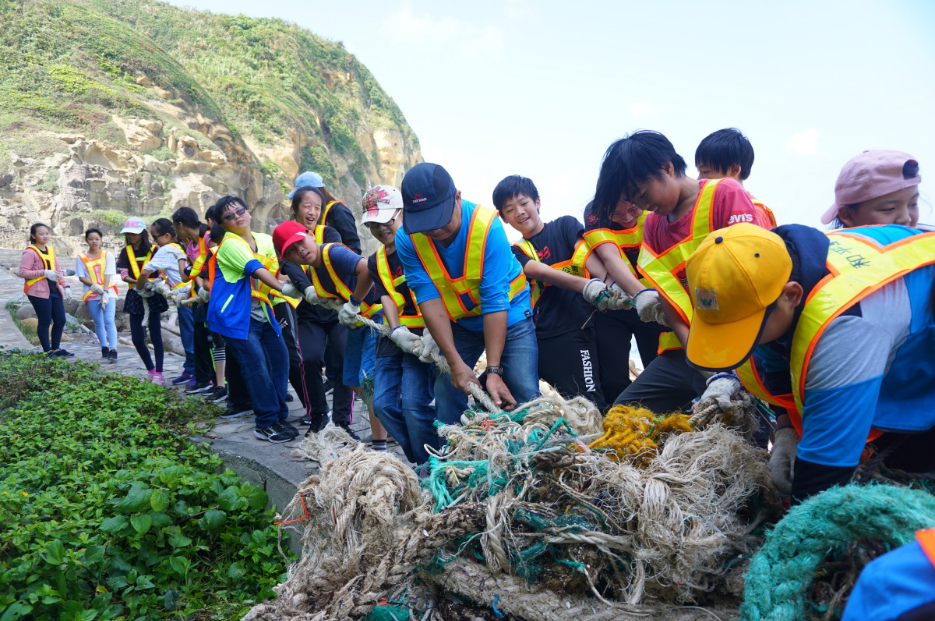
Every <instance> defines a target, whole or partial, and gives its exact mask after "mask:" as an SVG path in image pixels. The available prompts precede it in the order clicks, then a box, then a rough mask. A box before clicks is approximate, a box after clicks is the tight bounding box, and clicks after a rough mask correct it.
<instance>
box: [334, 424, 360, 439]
mask: <svg viewBox="0 0 935 621" xmlns="http://www.w3.org/2000/svg"><path fill="white" fill-rule="evenodd" d="M338 427H340V428H341V429H343V430H344V431H346V432H347V435H349V436H351V439H352V440H356V441H357V442H360V436H359V435H357V434H356V433H355V432H354V430H353V429H351V426H350V425H348V424H340V425H338Z"/></svg>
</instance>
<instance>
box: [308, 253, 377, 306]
mask: <svg viewBox="0 0 935 621" xmlns="http://www.w3.org/2000/svg"><path fill="white" fill-rule="evenodd" d="M336 245H338V246H344V244H333V243H332V244H325V245H323V246H321V260H322V261H323V262H324V264H325V269H326V270H328V276H329V277H330V278H331V283H332V284H333V285H334V290H335V291H336V292H337V294H334V293H329V292H328V291H326V290H325V288H324V287H322V286H321V281H319V280H318V275H317V274H316V273H315V270H314V269H313V270H311V273H312V282H313V283H314V284H315V291H317V292H318V295H319V297H323V298H334V299H337V298H340V299H342V300H344V301H345V302H347V301H349V300H350V299H351V295H352V294H353V293H354V292H353V291H351V290H350V289H348V288H347V285H345V284H344V281H343V280H341V279H340V278H339V277H338V273H337V272H335V271H334V266H333V265H331V256H330V254H329V253H330V252H331V248H332V247H334V246H336ZM344 247H345V248H347V246H344ZM382 309H383V305H382V304H367V303H366V302H364V301H363V300H361V302H360V314H361V316H363V317H366V318H367V319H370V318H371V317H373V316H374V315H376V314H377V313H378V312H380V311H381V310H382Z"/></svg>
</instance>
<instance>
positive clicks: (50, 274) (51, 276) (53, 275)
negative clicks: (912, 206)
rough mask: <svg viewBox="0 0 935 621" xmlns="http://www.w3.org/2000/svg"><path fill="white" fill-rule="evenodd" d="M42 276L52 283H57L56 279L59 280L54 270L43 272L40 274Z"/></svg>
mask: <svg viewBox="0 0 935 621" xmlns="http://www.w3.org/2000/svg"><path fill="white" fill-rule="evenodd" d="M42 275H43V276H45V277H46V278H48V279H49V280H51V281H52V282H58V279H59V278H61V276H60V275H59V273H58V272H56V271H55V270H45V271H44V272H42Z"/></svg>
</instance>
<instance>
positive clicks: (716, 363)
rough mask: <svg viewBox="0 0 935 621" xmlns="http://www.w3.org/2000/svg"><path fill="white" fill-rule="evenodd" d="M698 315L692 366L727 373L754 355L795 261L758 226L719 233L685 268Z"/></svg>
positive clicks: (776, 238) (689, 350)
mask: <svg viewBox="0 0 935 621" xmlns="http://www.w3.org/2000/svg"><path fill="white" fill-rule="evenodd" d="M685 273H686V276H687V277H688V292H689V294H690V295H691V299H692V304H693V305H694V308H695V310H694V313H693V316H692V323H691V331H690V332H689V334H688V346H687V347H686V350H685V353H686V355H687V357H688V362H689V363H690V364H691V365H692V366H694V367H697V368H699V369H705V370H709V371H725V370H729V369H733V368H736V367H738V366H740V365H741V364H742V363H743V362H744V361H745V360H746V359H747V358H748V357H749V356H750V354H751V353H752V352H753V348H754V347H755V346H756V342H757V339H759V337H760V333H761V332H762V331H763V326H764V324H765V323H766V316H767V308H768V307H769V305H770V304H772V303H773V302H775V301H776V300H778V299H779V296H780V294H781V293H782V289H783V287H784V286H785V285H786V283H787V282H789V275H790V274H791V273H792V258H791V257H790V256H789V252H788V251H787V250H786V244H785V242H783V241H782V238H780V237H779V236H778V235H776V234H775V233H771V232H769V231H767V230H766V229H764V228H760V227H758V226H755V225H753V224H737V225H734V226H732V227H730V228H726V229H720V230H717V231H713V232H712V233H711V234H709V235H708V236H707V237H706V238H705V240H704V241H703V242H702V243H701V245H700V246H698V249H697V250H696V251H695V252H694V253H693V254H692V256H690V257H689V258H688V261H687V263H686V264H685Z"/></svg>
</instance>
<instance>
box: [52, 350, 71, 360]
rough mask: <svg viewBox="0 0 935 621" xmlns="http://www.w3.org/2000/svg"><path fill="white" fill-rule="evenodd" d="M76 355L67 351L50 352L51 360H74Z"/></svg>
mask: <svg viewBox="0 0 935 621" xmlns="http://www.w3.org/2000/svg"><path fill="white" fill-rule="evenodd" d="M74 357H75V354H73V353H71V352H70V351H68V350H67V349H56V350H55V351H50V352H49V358H74Z"/></svg>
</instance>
